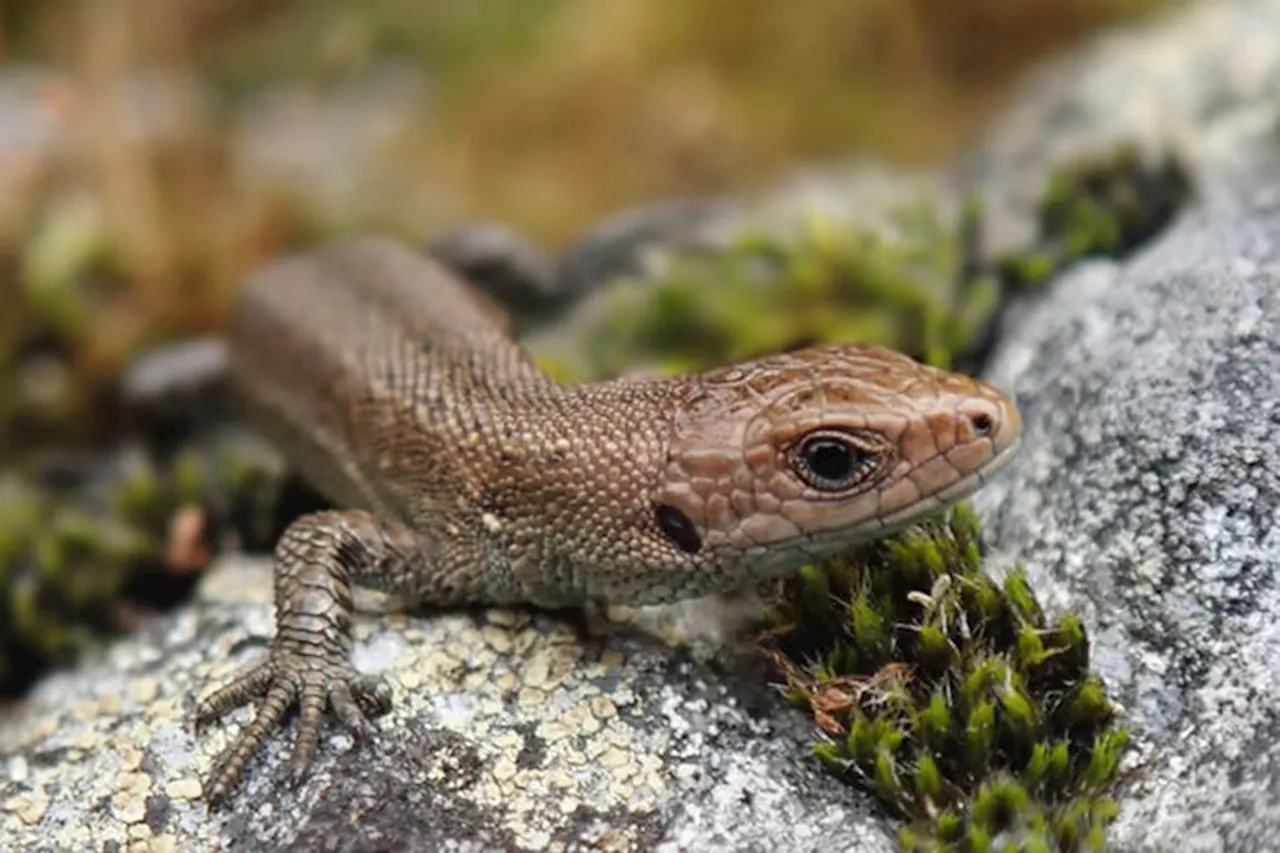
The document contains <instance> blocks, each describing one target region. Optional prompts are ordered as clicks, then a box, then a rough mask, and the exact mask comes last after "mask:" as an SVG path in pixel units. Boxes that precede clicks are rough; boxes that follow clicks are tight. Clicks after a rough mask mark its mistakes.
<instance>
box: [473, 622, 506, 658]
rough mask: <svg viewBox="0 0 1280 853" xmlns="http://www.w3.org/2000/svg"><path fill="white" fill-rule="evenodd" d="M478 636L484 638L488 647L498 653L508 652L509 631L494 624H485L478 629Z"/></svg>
mask: <svg viewBox="0 0 1280 853" xmlns="http://www.w3.org/2000/svg"><path fill="white" fill-rule="evenodd" d="M480 636H481V637H483V638H484V641H485V643H487V644H488V646H489V648H491V649H493V650H494V651H495V652H497V653H498V654H502V655H505V654H508V653H510V651H511V632H510V631H508V630H506V629H504V628H501V627H498V626H496V625H485V626H484V627H483V628H481V629H480Z"/></svg>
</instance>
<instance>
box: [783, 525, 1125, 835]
mask: <svg viewBox="0 0 1280 853" xmlns="http://www.w3.org/2000/svg"><path fill="white" fill-rule="evenodd" d="M772 600H773V602H774V603H773V607H772V609H771V611H770V614H769V618H770V626H769V629H768V630H767V631H766V632H765V633H764V634H763V635H762V638H761V642H762V646H763V648H764V650H765V651H766V653H767V654H768V655H769V656H770V657H771V658H772V659H773V661H774V662H775V663H776V664H777V666H778V668H779V670H780V672H781V674H782V676H783V678H784V680H785V687H784V689H785V691H786V695H787V696H788V697H789V698H790V700H791V701H792V702H794V703H795V704H797V705H799V706H801V707H804V708H806V709H808V710H809V712H810V713H812V715H813V718H814V721H815V723H816V724H817V725H818V727H819V729H820V730H821V735H822V740H821V742H820V743H818V744H817V745H816V746H815V747H814V754H815V755H816V756H817V757H818V759H819V760H821V761H822V763H823V764H824V765H825V766H826V767H827V768H828V769H829V770H830V771H831V772H833V773H834V774H835V775H837V776H838V777H840V778H841V779H844V780H846V781H848V782H851V783H854V784H857V785H860V786H862V787H864V788H865V789H867V790H869V791H870V792H872V793H873V794H874V795H875V796H876V797H877V798H878V799H879V800H880V801H881V802H882V803H883V804H884V805H885V806H886V807H887V808H888V809H889V811H890V812H891V813H892V814H893V815H895V816H896V817H897V818H899V819H901V820H902V821H903V827H902V830H901V835H900V841H901V844H902V848H903V849H904V850H911V851H917V850H919V851H941V850H965V851H985V850H1004V849H1016V850H1046V851H1061V850H1072V851H1074V850H1099V849H1101V847H1102V843H1103V840H1104V837H1105V830H1106V826H1107V824H1108V823H1109V822H1110V821H1111V820H1112V819H1113V818H1114V816H1115V813H1116V805H1115V803H1114V802H1113V801H1112V800H1111V799H1110V798H1109V797H1108V796H1107V791H1108V789H1109V787H1110V786H1111V784H1112V783H1113V782H1114V781H1115V778H1116V774H1117V768H1118V764H1119V759H1120V755H1121V752H1122V751H1123V749H1124V747H1125V744H1126V743H1127V734H1126V733H1125V731H1123V730H1122V729H1118V728H1116V727H1115V726H1114V723H1115V720H1116V716H1117V709H1116V707H1115V706H1114V705H1113V704H1112V703H1111V701H1110V700H1109V699H1108V698H1107V695H1106V691H1105V689H1104V686H1103V684H1102V682H1101V681H1100V679H1099V678H1098V677H1097V676H1096V675H1095V674H1093V673H1091V672H1090V671H1089V642H1088V637H1087V636H1086V634H1085V631H1084V628H1083V626H1082V625H1081V623H1080V621H1079V620H1078V619H1077V618H1075V617H1074V616H1072V615H1070V614H1067V615H1065V616H1062V617H1060V618H1058V619H1056V620H1050V619H1048V618H1047V617H1046V615H1045V613H1044V611H1043V610H1042V608H1041V607H1040V605H1039V603H1038V602H1037V601H1036V598H1035V595H1034V594H1033V592H1032V590H1031V588H1030V586H1029V585H1028V583H1027V579H1026V575H1025V573H1024V572H1023V571H1022V570H1021V569H1020V568H1015V569H1014V570H1012V571H1010V572H1009V573H1008V574H1007V576H1006V577H1004V579H1003V580H1002V581H999V582H997V581H996V580H994V579H992V578H991V577H989V576H988V575H987V574H985V573H984V572H983V571H982V549H981V546H980V539H979V530H978V523H977V519H976V516H975V515H974V513H973V511H972V509H971V508H970V507H969V505H968V504H960V505H959V506H957V507H955V508H954V509H953V510H952V511H951V512H950V513H948V514H946V515H940V516H938V517H936V518H934V519H931V520H928V521H926V522H924V523H923V524H920V525H918V526H917V527H915V528H912V529H911V530H908V531H906V532H904V533H901V534H899V535H897V536H894V537H892V538H890V539H888V540H883V541H880V542H876V543H871V544H868V545H866V546H863V547H860V548H858V549H856V550H854V551H853V552H851V553H848V554H845V555H842V556H840V557H837V558H833V559H830V560H826V561H824V562H822V563H819V564H816V565H811V566H808V567H806V569H805V570H804V571H802V572H800V573H799V574H798V575H796V576H794V577H792V578H787V579H783V580H780V581H778V582H776V586H775V588H774V590H773V599H772Z"/></svg>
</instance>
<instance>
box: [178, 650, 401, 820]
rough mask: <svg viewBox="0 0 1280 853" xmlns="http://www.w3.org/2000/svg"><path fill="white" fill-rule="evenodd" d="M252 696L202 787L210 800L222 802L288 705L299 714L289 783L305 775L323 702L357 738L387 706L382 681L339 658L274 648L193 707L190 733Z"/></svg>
mask: <svg viewBox="0 0 1280 853" xmlns="http://www.w3.org/2000/svg"><path fill="white" fill-rule="evenodd" d="M253 699H259V701H258V712H257V715H256V716H255V717H254V719H253V722H252V723H250V724H249V727H248V728H247V729H245V730H244V731H243V732H241V734H240V736H239V737H238V738H236V740H235V741H234V742H233V743H232V744H231V745H230V746H228V747H227V749H226V750H224V751H223V753H222V754H221V755H220V756H219V757H218V759H217V761H215V762H214V769H213V771H212V773H211V775H210V781H209V785H208V802H209V804H210V805H211V806H215V805H218V804H220V803H222V802H224V801H225V799H226V797H227V795H228V794H229V793H230V792H231V790H232V789H233V788H234V787H235V785H236V784H237V783H238V782H239V780H240V777H241V774H242V773H243V772H244V769H245V767H246V766H247V765H248V763H249V761H250V760H251V759H252V758H253V756H254V755H255V754H256V753H257V752H258V750H259V749H260V748H261V747H262V744H263V743H265V742H266V740H267V738H268V737H269V736H270V734H271V733H272V732H273V731H274V730H275V729H276V728H278V727H279V726H280V725H281V723H282V721H283V720H284V716H285V712H286V711H288V710H289V708H290V707H292V706H293V705H294V704H295V703H296V704H297V706H298V712H299V713H298V731H297V734H296V735H295V737H294V742H293V751H292V755H291V756H290V760H289V764H290V775H291V776H292V781H293V785H294V787H296V786H297V785H298V784H300V783H301V782H303V781H304V780H305V779H306V778H307V776H308V775H309V773H310V770H311V763H312V759H313V758H314V757H315V753H316V745H317V744H318V742H319V740H320V731H321V729H322V728H323V727H324V718H325V711H326V708H332V709H333V713H334V715H335V716H336V717H337V718H338V720H339V721H340V722H341V723H342V724H343V726H344V727H345V728H346V729H347V731H348V732H350V733H351V735H352V737H353V739H355V740H356V741H358V742H363V741H367V740H368V739H369V738H370V736H371V735H372V732H373V727H372V725H371V724H370V722H369V718H370V717H372V716H375V715H377V714H381V713H384V712H386V711H387V710H388V709H389V708H390V707H391V691H390V689H389V688H388V686H387V684H386V682H385V681H383V680H382V679H381V678H378V677H376V676H368V675H362V674H360V673H358V672H356V671H355V669H353V668H352V666H351V664H350V663H348V662H347V661H346V660H345V659H343V658H342V657H341V656H339V655H331V654H327V653H322V652H318V651H317V650H315V649H314V648H310V647H308V648H305V650H296V649H289V648H287V647H276V648H273V649H272V651H271V654H270V656H269V657H268V658H267V659H266V660H264V661H262V662H260V663H258V664H257V665H255V666H254V667H252V668H251V669H250V670H249V671H248V672H246V673H245V674H243V675H241V676H239V677H238V678H236V679H234V680H233V681H231V682H230V683H228V684H226V685H224V686H223V687H221V688H219V689H218V690H216V691H214V692H213V693H212V694H210V695H209V696H207V697H206V698H204V699H203V700H201V701H200V702H199V703H198V704H197V705H196V709H195V713H194V718H195V719H194V722H195V728H196V731H197V732H198V731H200V730H201V729H202V727H203V726H205V725H206V724H207V723H209V722H212V721H213V720H215V719H217V718H219V717H221V716H223V715H224V714H226V713H227V712H228V711H231V710H232V709H234V708H238V707H240V706H242V705H245V704H248V703H249V702H250V701H251V700H253Z"/></svg>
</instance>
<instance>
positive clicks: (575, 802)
mask: <svg viewBox="0 0 1280 853" xmlns="http://www.w3.org/2000/svg"><path fill="white" fill-rule="evenodd" d="M580 805H582V801H581V800H579V799H578V798H577V797H565V798H564V799H563V800H561V801H560V813H561V814H573V813H574V812H576V811H577V810H578V807H579V806H580Z"/></svg>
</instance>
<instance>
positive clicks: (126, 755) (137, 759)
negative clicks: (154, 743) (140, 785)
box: [120, 744, 142, 771]
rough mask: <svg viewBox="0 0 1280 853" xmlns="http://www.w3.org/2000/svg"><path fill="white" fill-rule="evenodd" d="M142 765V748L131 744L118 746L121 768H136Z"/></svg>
mask: <svg viewBox="0 0 1280 853" xmlns="http://www.w3.org/2000/svg"><path fill="white" fill-rule="evenodd" d="M140 766H142V750H141V749H138V747H136V746H134V745H133V744H125V745H124V746H122V747H120V767H121V768H122V769H123V770H126V771H128V770H137V769H138V768H139V767H140Z"/></svg>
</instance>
